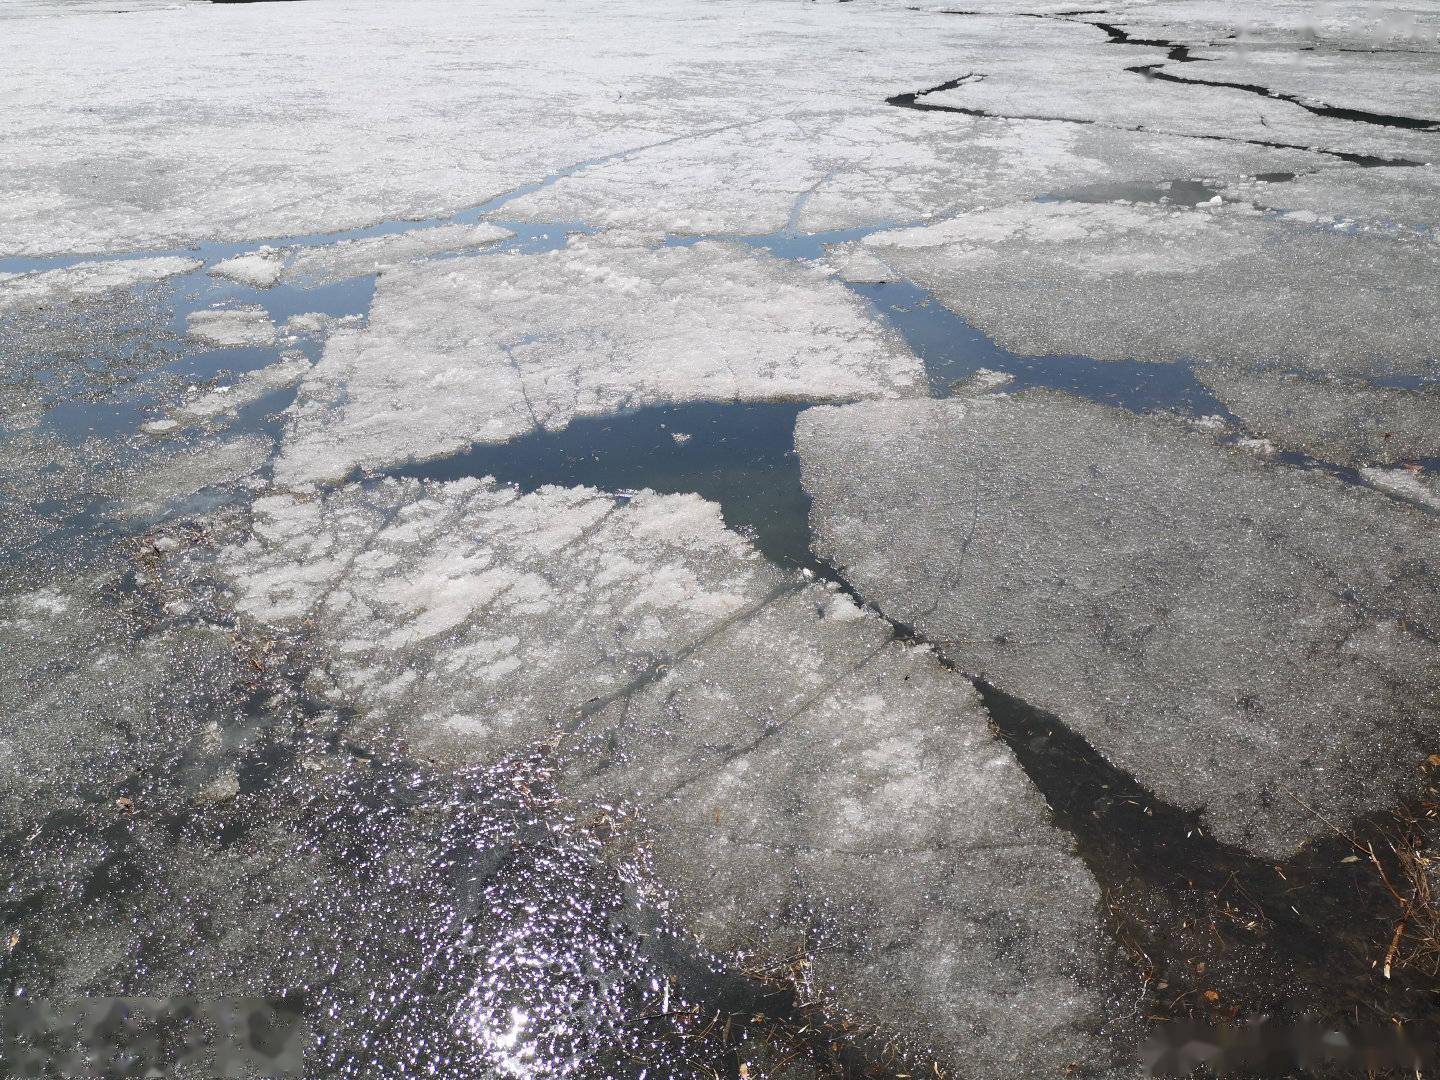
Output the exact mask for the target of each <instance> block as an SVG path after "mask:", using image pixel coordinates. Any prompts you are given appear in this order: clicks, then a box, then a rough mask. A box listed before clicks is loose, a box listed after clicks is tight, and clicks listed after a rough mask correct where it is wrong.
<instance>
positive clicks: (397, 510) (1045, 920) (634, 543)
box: [177, 480, 1101, 1077]
mask: <svg viewBox="0 0 1440 1080" xmlns="http://www.w3.org/2000/svg"><path fill="white" fill-rule="evenodd" d="M251 530H252V531H251V532H250V534H249V535H248V536H246V535H244V534H242V535H241V536H240V537H239V538H238V539H236V540H235V541H233V542H230V543H227V544H225V545H224V546H222V547H221V548H220V550H219V551H218V552H217V553H215V554H214V555H203V554H200V553H193V554H191V555H189V556H186V557H184V559H182V561H181V562H180V563H179V564H178V568H177V572H178V573H180V574H181V576H183V575H184V574H186V573H188V572H194V571H198V573H199V574H200V576H201V577H204V576H205V575H207V574H210V573H214V572H216V571H218V572H219V573H220V575H221V577H222V578H223V579H224V580H225V581H226V582H227V583H228V584H229V585H230V586H231V587H232V588H233V589H234V590H235V594H236V606H237V608H238V610H239V611H240V612H241V613H242V615H243V616H245V617H246V618H248V619H249V620H254V621H255V622H258V623H259V624H260V626H261V628H263V629H265V630H267V631H269V632H281V633H285V632H297V631H302V628H306V627H313V631H312V632H313V634H314V635H315V637H314V639H313V644H315V645H316V646H318V647H319V649H320V652H321V655H324V656H326V657H328V660H326V662H325V670H324V672H323V674H322V673H321V672H318V671H317V672H315V673H314V674H312V677H311V680H310V682H311V684H312V685H315V686H320V685H329V686H330V687H331V688H332V689H331V692H332V693H334V694H335V695H336V696H337V697H338V699H339V700H341V701H344V702H346V703H348V704H351V705H354V706H357V707H358V708H359V709H360V712H361V718H360V720H359V721H358V723H359V724H360V725H361V726H360V728H358V729H357V731H358V732H360V735H359V737H361V738H364V737H365V736H366V734H368V735H369V736H370V737H371V738H374V739H380V740H384V739H386V738H397V737H398V738H400V739H403V740H404V741H405V743H406V744H408V745H409V746H411V747H412V748H413V749H414V750H415V751H416V752H418V753H419V754H421V755H422V756H423V757H426V758H429V759H433V760H438V761H440V762H443V763H447V764H449V765H453V766H464V767H469V766H471V765H473V764H476V763H480V762H484V761H488V760H491V759H493V758H494V757H495V756H496V755H498V754H501V753H503V752H505V751H506V750H507V749H513V748H518V747H521V746H525V745H529V744H533V743H535V742H538V741H540V740H553V745H554V747H555V752H556V754H557V755H558V758H559V763H560V768H561V773H562V776H563V778H564V779H563V781H562V787H563V788H564V789H565V790H566V791H568V792H569V793H570V794H571V795H579V796H582V797H583V803H584V805H593V800H596V799H598V800H600V801H601V802H602V804H608V805H614V804H616V803H617V802H618V803H623V804H628V805H631V806H634V807H637V808H638V809H639V811H640V812H641V814H642V816H643V818H644V819H645V822H646V828H647V829H648V835H649V837H650V839H651V840H652V841H653V847H654V854H653V858H654V860H655V867H656V870H657V872H658V873H659V875H660V877H661V880H662V881H663V882H664V883H665V884H666V885H667V886H668V888H669V889H670V890H671V891H672V893H673V897H674V900H673V903H674V905H675V910H676V911H677V913H678V914H679V915H680V916H681V917H682V919H683V920H684V922H685V923H686V925H688V926H689V927H691V928H692V929H693V930H694V931H696V932H697V933H699V934H700V935H701V937H702V940H703V941H704V942H705V943H706V944H707V945H708V946H709V947H711V948H713V949H716V950H720V951H722V952H734V951H738V950H742V949H744V950H755V949H759V951H760V953H761V954H762V956H766V957H769V958H772V959H773V958H779V957H784V956H788V955H790V954H791V953H792V952H793V951H794V950H797V949H803V950H806V951H810V950H812V949H814V968H813V974H814V978H815V981H816V983H817V986H818V987H819V988H821V989H822V990H825V991H827V993H828V996H829V997H830V999H831V1000H832V1001H833V1002H834V1003H835V1004H836V1005H838V1006H839V1007H841V1008H842V1009H845V1010H849V1011H852V1012H854V1013H857V1014H859V1015H860V1016H862V1017H865V1018H867V1019H869V1020H870V1021H871V1022H874V1023H879V1024H880V1025H882V1027H884V1028H887V1029H890V1030H894V1031H897V1032H899V1033H901V1034H902V1035H903V1036H904V1037H905V1038H906V1039H907V1040H908V1041H910V1042H911V1044H912V1045H913V1046H916V1047H923V1046H936V1047H938V1048H939V1049H940V1050H941V1051H942V1052H943V1053H944V1054H945V1055H948V1056H950V1057H951V1058H954V1059H957V1060H964V1061H966V1062H967V1064H968V1065H969V1067H970V1068H971V1069H972V1070H973V1074H974V1075H977V1076H984V1077H992V1076H993V1077H1001V1076H1005V1077H1008V1076H1013V1075H1015V1073H1016V1071H1017V1070H1018V1071H1020V1072H1038V1071H1049V1070H1052V1069H1058V1068H1063V1066H1064V1064H1066V1063H1068V1062H1069V1061H1072V1060H1085V1061H1091V1062H1093V1061H1096V1060H1097V1054H1099V1053H1101V1051H1100V1049H1099V1047H1098V1046H1097V1044H1095V1043H1094V1042H1093V1041H1092V1039H1091V1037H1090V1036H1088V1035H1087V1034H1086V1032H1087V1030H1089V1028H1090V1027H1091V1026H1092V1025H1093V1023H1094V1019H1095V1009H1096V1006H1097V1004H1098V999H1097V997H1096V994H1095V991H1093V990H1091V989H1086V988H1085V986H1087V985H1089V986H1093V979H1094V976H1095V966H1096V957H1097V953H1096V948H1097V943H1096V938H1095V933H1096V925H1095V919H1096V914H1095V909H1096V904H1097V900H1098V890H1097V888H1096V886H1095V883H1094V881H1093V880H1092V879H1091V878H1090V876H1089V873H1088V871H1086V870H1085V868H1084V867H1083V865H1082V864H1081V863H1080V862H1079V861H1078V860H1077V859H1076V858H1075V857H1074V856H1073V855H1071V854H1070V853H1069V844H1068V840H1067V839H1066V838H1064V837H1063V836H1062V835H1061V834H1060V833H1059V832H1057V831H1056V830H1055V829H1054V828H1053V827H1052V826H1051V825H1050V824H1049V823H1048V821H1047V815H1046V811H1045V807H1044V805H1043V803H1042V801H1041V799H1040V798H1039V796H1038V795H1037V793H1036V792H1035V791H1034V790H1033V789H1032V788H1031V787H1030V786H1029V784H1028V783H1027V781H1026V778H1025V776H1024V774H1023V772H1022V771H1021V770H1020V768H1019V766H1018V764H1017V763H1016V762H1015V760H1014V759H1013V757H1011V755H1010V753H1009V751H1008V750H1007V749H1006V748H1005V747H1004V746H1003V745H1002V744H1000V743H999V742H998V741H997V740H995V738H994V737H993V736H992V735H991V734H990V732H989V729H988V726H987V718H986V714H985V711H984V709H983V707H982V706H981V705H980V703H979V700H978V697H977V695H976V694H975V693H974V691H973V690H972V688H971V687H970V686H969V684H968V683H967V682H965V680H963V679H961V678H959V677H957V676H954V675H952V674H951V673H949V672H947V671H946V670H945V669H944V668H942V667H941V666H940V665H939V664H938V663H937V662H936V660H935V658H934V657H933V655H932V654H931V653H930V652H929V651H928V650H925V649H920V648H916V647H913V646H908V645H905V644H902V643H900V642H897V641H895V640H894V639H893V636H892V634H891V632H890V628H889V627H888V626H887V625H886V624H885V623H883V622H882V621H881V620H879V619H877V618H876V617H875V616H874V615H871V614H866V613H864V612H862V611H861V610H860V609H859V608H857V607H856V606H855V605H854V604H853V603H852V602H851V601H850V600H849V599H848V598H847V597H845V596H844V595H843V594H841V593H839V592H838V591H836V590H835V589H833V588H832V587H826V586H821V585H818V584H813V583H812V584H807V583H806V582H805V581H804V580H803V579H800V578H795V577H790V576H788V575H786V574H784V573H782V572H781V571H779V570H777V569H776V568H774V567H773V566H771V565H770V564H768V563H766V562H765V561H764V560H763V559H761V558H760V557H759V556H758V555H757V554H756V553H755V552H754V550H753V549H752V548H750V546H749V545H748V544H747V543H746V542H745V541H744V540H743V539H741V538H740V537H739V536H738V535H736V534H735V533H733V532H730V531H728V530H726V529H725V528H724V527H723V525H722V524H721V520H720V513H719V507H718V506H716V505H715V504H713V503H709V502H706V501H704V500H702V499H700V498H699V497H698V496H694V495H656V494H654V493H651V492H641V493H639V494H637V495H636V496H634V497H633V498H632V499H630V500H628V501H625V500H621V499H617V497H615V496H612V495H608V494H605V493H603V492H599V491H595V490H593V489H589V488H568V489H567V488H556V487H549V488H542V489H540V490H538V491H536V492H534V493H531V494H528V495H520V494H518V493H517V492H515V491H514V490H512V489H508V488H503V487H497V486H495V485H494V484H493V483H490V482H482V481H474V480H466V481H457V482H454V483H449V484H422V483H420V482H417V481H403V482H402V481H395V480H385V481H381V482H379V483H378V484H371V485H350V486H347V487H345V488H343V489H341V490H339V491H337V492H335V493H333V494H331V495H328V496H325V497H323V498H320V497H309V498H306V497H300V496H292V495H277V496H272V497H269V498H264V499H260V500H258V501H257V502H256V503H255V505H254V513H253V521H252V523H251ZM191 560H198V562H192V561H191ZM817 943H819V944H820V945H821V947H819V948H815V946H816V945H817Z"/></svg>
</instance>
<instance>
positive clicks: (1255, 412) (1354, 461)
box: [1196, 365, 1440, 465]
mask: <svg viewBox="0 0 1440 1080" xmlns="http://www.w3.org/2000/svg"><path fill="white" fill-rule="evenodd" d="M1196 376H1197V377H1198V378H1199V379H1200V381H1201V382H1203V383H1204V384H1205V385H1206V386H1208V387H1209V388H1210V389H1211V391H1212V392H1213V393H1214V394H1215V396H1216V397H1217V398H1218V399H1219V400H1220V401H1221V402H1223V403H1224V405H1225V407H1226V408H1227V409H1229V410H1230V411H1231V412H1232V413H1234V414H1235V415H1236V416H1237V417H1239V419H1240V420H1241V422H1243V423H1244V425H1245V426H1246V428H1248V429H1249V430H1250V431H1251V432H1252V433H1253V434H1255V435H1258V436H1261V437H1263V438H1266V439H1269V440H1270V441H1271V442H1273V443H1275V444H1276V445H1277V446H1280V447H1282V448H1284V449H1286V450H1300V451H1303V452H1304V453H1306V454H1309V455H1310V456H1311V457H1315V458H1319V459H1320V460H1322V461H1329V462H1333V463H1335V464H1337V465H1389V464H1394V463H1396V462H1401V461H1413V460H1415V459H1416V458H1433V457H1440V388H1435V387H1431V388H1428V389H1417V390H1409V389H1393V388H1385V387H1376V386H1369V385H1366V384H1365V383H1363V382H1357V381H1353V380H1346V379H1336V378H1329V379H1314V378H1306V377H1304V376H1301V375H1286V374H1279V373H1273V372H1264V371H1245V370H1243V369H1238V368H1232V367H1221V366H1218V365H1212V366H1209V367H1203V368H1200V369H1199V370H1198V371H1197V372H1196Z"/></svg>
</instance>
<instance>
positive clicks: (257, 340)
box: [185, 304, 275, 349]
mask: <svg viewBox="0 0 1440 1080" xmlns="http://www.w3.org/2000/svg"><path fill="white" fill-rule="evenodd" d="M185 330H186V333H187V334H189V336H190V337H191V338H193V339H194V340H196V341H198V342H200V343H201V344H203V345H212V346H214V347H216V348H220V349H238V348H244V347H246V346H250V345H270V344H272V343H273V342H274V341H275V324H274V323H273V322H271V321H270V316H269V314H268V313H267V312H266V311H265V309H264V308H262V307H260V306H259V305H258V304H255V305H249V306H246V307H240V308H232V309H228V310H218V309H209V310H205V311H192V312H191V313H190V314H189V315H188V316H187V317H186V320H185Z"/></svg>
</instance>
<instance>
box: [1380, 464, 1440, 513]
mask: <svg viewBox="0 0 1440 1080" xmlns="http://www.w3.org/2000/svg"><path fill="white" fill-rule="evenodd" d="M1360 475H1361V476H1363V477H1364V478H1365V479H1366V480H1368V481H1370V483H1372V484H1374V485H1375V486H1376V487H1378V488H1381V489H1382V490H1384V491H1388V492H1390V493H1391V494H1392V495H1399V496H1400V497H1401V498H1404V499H1413V500H1414V501H1415V502H1418V503H1421V504H1423V505H1425V506H1428V507H1430V508H1431V509H1432V510H1440V484H1436V482H1435V479H1434V478H1433V477H1431V476H1427V475H1426V474H1425V473H1424V472H1423V471H1420V470H1416V469H1377V468H1374V467H1367V468H1364V469H1361V470H1360Z"/></svg>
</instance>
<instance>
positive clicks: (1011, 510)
mask: <svg viewBox="0 0 1440 1080" xmlns="http://www.w3.org/2000/svg"><path fill="white" fill-rule="evenodd" d="M797 441H798V444H799V447H800V451H801V457H802V463H803V467H804V479H805V484H806V488H807V490H808V491H809V492H810V493H811V496H812V498H813V499H814V500H815V508H814V512H813V519H812V520H813V524H814V527H815V530H816V533H817V550H818V552H819V553H820V554H821V555H822V556H824V557H826V558H828V559H829V560H831V561H832V562H833V563H834V564H835V565H836V566H837V567H838V568H839V569H840V571H841V573H842V574H843V575H844V576H845V578H846V579H847V580H848V581H850V582H852V583H853V584H854V585H855V587H856V589H857V590H858V591H859V593H860V595H861V596H862V597H864V598H866V599H869V600H873V601H874V602H875V603H876V604H878V605H879V606H880V608H881V610H882V611H884V612H885V613H886V614H887V615H888V616H889V617H891V618H893V619H896V620H898V621H900V622H903V623H906V624H909V625H913V626H914V627H915V628H916V629H917V630H918V631H919V632H920V633H921V634H923V635H924V636H925V637H926V638H927V639H929V640H932V641H934V642H936V643H937V644H938V645H939V647H940V648H941V650H942V651H943V652H944V653H945V654H946V655H947V656H949V657H951V658H952V659H953V660H954V661H955V662H956V664H957V665H958V666H959V667H960V668H961V669H962V670H964V671H966V672H970V673H972V674H974V675H977V676H980V677H983V678H984V679H986V680H987V681H989V682H991V683H994V684H995V685H996V686H998V687H1000V688H1001V689H1002V690H1005V691H1007V692H1010V693H1013V694H1015V695H1016V696H1018V697H1021V698H1023V699H1024V700H1026V701H1029V702H1031V703H1033V704H1035V705H1037V706H1039V707H1041V708H1043V709H1046V710H1047V711H1049V712H1051V713H1053V714H1054V715H1056V716H1058V717H1060V718H1061V719H1062V720H1063V721H1064V722H1065V723H1066V724H1067V725H1069V726H1071V727H1072V728H1073V729H1075V730H1077V731H1079V732H1080V733H1082V734H1083V735H1085V737H1086V738H1087V739H1089V740H1090V741H1091V743H1092V744H1093V745H1094V746H1095V747H1096V748H1097V749H1099V750H1100V751H1101V753H1103V754H1105V755H1106V756H1107V757H1109V758H1110V759H1111V760H1112V761H1114V762H1116V763H1117V764H1119V765H1120V766H1121V767H1122V768H1124V769H1126V770H1127V771H1129V772H1132V773H1134V774H1135V776H1136V777H1137V778H1138V779H1140V780H1141V782H1142V783H1144V784H1145V785H1146V786H1147V787H1149V788H1150V789H1151V790H1154V791H1155V792H1156V793H1157V794H1159V795H1161V797H1162V798H1164V799H1166V800H1167V801H1169V802H1171V803H1174V804H1177V805H1180V806H1186V807H1203V808H1204V811H1205V814H1204V819H1205V821H1206V822H1207V824H1208V825H1209V828H1210V830H1211V831H1212V832H1213V833H1214V834H1215V835H1216V836H1218V837H1219V838H1220V839H1222V840H1224V841H1227V842H1229V843H1233V844H1239V845H1241V846H1244V847H1247V848H1249V849H1251V850H1253V851H1255V852H1257V853H1259V854H1262V855H1265V856H1268V857H1272V858H1281V857H1284V856H1286V855H1289V854H1290V853H1291V852H1293V851H1294V849H1295V848H1296V847H1298V846H1299V845H1300V844H1301V843H1302V842H1303V841H1304V840H1305V839H1306V838H1308V837H1310V836H1313V835H1315V834H1317V833H1319V832H1320V831H1322V830H1323V829H1325V824H1324V822H1325V820H1348V819H1350V818H1353V817H1355V816H1359V815H1361V814H1363V813H1365V812H1367V811H1373V810H1376V809H1379V808H1381V807H1383V806H1386V805H1389V804H1391V803H1392V802H1394V801H1395V800H1396V799H1397V798H1398V797H1400V796H1402V795H1403V794H1406V788H1407V784H1408V782H1409V777H1410V776H1411V769H1412V768H1413V765H1414V763H1415V762H1417V761H1419V760H1421V759H1422V758H1423V757H1424V753H1425V746H1426V745H1427V740H1428V739H1433V738H1434V737H1435V733H1436V724H1437V708H1440V692H1437V689H1440V688H1437V686H1436V684H1435V679H1434V670H1435V665H1434V650H1435V646H1434V641H1435V635H1436V630H1437V626H1440V624H1437V619H1440V600H1437V593H1436V586H1435V582H1434V578H1433V573H1434V566H1435V560H1436V559H1437V557H1440V550H1437V548H1436V546H1435V539H1434V525H1433V522H1432V521H1431V519H1430V518H1428V517H1426V516H1425V515H1423V514H1421V513H1420V512H1418V511H1414V510H1411V509H1409V508H1406V507H1404V506H1402V505H1400V504H1396V503H1391V502H1390V501H1389V500H1387V499H1386V497H1385V496H1383V495H1378V494H1373V495H1372V494H1367V493H1365V492H1364V491H1363V490H1360V489H1357V488H1354V487H1349V486H1346V485H1344V484H1343V483H1341V482H1339V481H1336V480H1333V479H1331V478H1329V477H1327V476H1325V475H1323V474H1320V473H1316V472H1313V471H1307V470H1301V469H1296V468H1291V467H1284V466H1278V465H1274V464H1270V463H1267V462H1264V461H1262V460H1260V459H1258V458H1256V457H1255V456H1254V455H1251V454H1248V453H1247V452H1245V451H1243V450H1235V449H1229V448H1225V447H1221V446H1218V445H1216V444H1215V443H1214V442H1213V441H1212V440H1211V439H1210V438H1209V436H1207V435H1206V434H1205V433H1203V432H1195V433H1187V432H1186V431H1185V430H1184V429H1183V428H1182V427H1180V426H1179V425H1177V424H1176V423H1175V422H1174V421H1172V420H1168V419H1163V418H1162V419H1152V420H1146V419H1140V418H1136V417H1133V416H1131V415H1128V414H1126V413H1124V412H1121V411H1119V410H1114V409H1107V408H1105V407H1103V406H1099V405H1093V404H1089V403H1085V402H1082V401H1079V400H1077V399H1073V398H1066V397H1061V396H1057V395H1050V394H1032V395H1023V396H1020V397H1014V398H979V399H974V400H969V401H966V400H960V399H957V400H953V401H947V402H934V403H932V402H917V403H913V404H905V405H889V404H887V405H875V406H855V407H846V408H842V409H814V410H811V411H809V412H806V413H804V414H802V416H801V417H800V419H799V422H798V426H797ZM1307 808H1309V809H1307Z"/></svg>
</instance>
